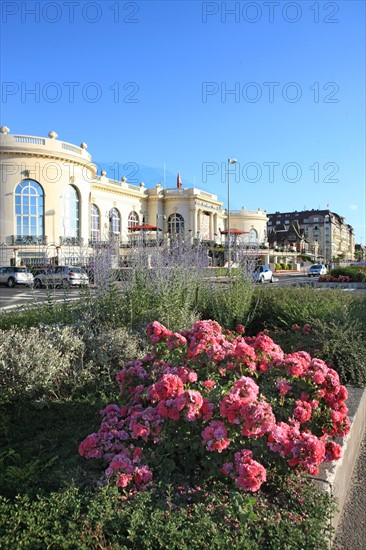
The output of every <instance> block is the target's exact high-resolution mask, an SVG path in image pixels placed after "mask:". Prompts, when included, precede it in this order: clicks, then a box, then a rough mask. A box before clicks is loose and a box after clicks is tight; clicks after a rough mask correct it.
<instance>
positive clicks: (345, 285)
mask: <svg viewBox="0 0 366 550" xmlns="http://www.w3.org/2000/svg"><path fill="white" fill-rule="evenodd" d="M313 286H316V287H322V288H324V287H326V288H366V283H331V282H329V283H326V282H324V283H319V281H316V282H313Z"/></svg>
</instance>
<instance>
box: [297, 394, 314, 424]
mask: <svg viewBox="0 0 366 550" xmlns="http://www.w3.org/2000/svg"><path fill="white" fill-rule="evenodd" d="M311 413H312V407H311V405H310V403H307V402H306V401H301V400H300V399H298V400H297V401H296V407H295V409H294V418H296V420H298V421H299V422H300V424H303V423H304V422H308V420H310V418H311Z"/></svg>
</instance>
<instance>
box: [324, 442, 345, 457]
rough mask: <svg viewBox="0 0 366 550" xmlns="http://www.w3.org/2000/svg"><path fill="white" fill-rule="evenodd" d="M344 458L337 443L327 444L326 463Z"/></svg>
mask: <svg viewBox="0 0 366 550" xmlns="http://www.w3.org/2000/svg"><path fill="white" fill-rule="evenodd" d="M341 456H342V448H341V446H340V445H338V443H335V441H327V442H326V444H325V458H324V462H332V461H333V460H339V459H340V458H341Z"/></svg>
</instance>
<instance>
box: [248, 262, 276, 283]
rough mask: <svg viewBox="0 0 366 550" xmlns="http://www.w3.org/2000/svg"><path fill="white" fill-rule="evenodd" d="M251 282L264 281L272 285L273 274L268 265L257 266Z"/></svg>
mask: <svg viewBox="0 0 366 550" xmlns="http://www.w3.org/2000/svg"><path fill="white" fill-rule="evenodd" d="M252 280H253V281H254V282H255V283H264V282H266V281H268V282H270V283H273V272H272V270H271V268H270V267H269V265H259V266H258V267H256V268H255V270H254V272H253V275H252Z"/></svg>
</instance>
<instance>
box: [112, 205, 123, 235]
mask: <svg viewBox="0 0 366 550" xmlns="http://www.w3.org/2000/svg"><path fill="white" fill-rule="evenodd" d="M109 231H110V233H112V234H114V235H119V234H120V232H121V216H120V215H119V212H118V210H117V208H112V209H111V210H110V211H109Z"/></svg>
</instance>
